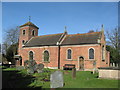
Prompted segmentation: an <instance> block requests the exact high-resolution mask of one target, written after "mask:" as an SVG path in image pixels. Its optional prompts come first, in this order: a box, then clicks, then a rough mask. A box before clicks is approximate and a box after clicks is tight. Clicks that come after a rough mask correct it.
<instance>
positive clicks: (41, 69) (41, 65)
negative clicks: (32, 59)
mask: <svg viewBox="0 0 120 90" xmlns="http://www.w3.org/2000/svg"><path fill="white" fill-rule="evenodd" d="M43 68H44V64H42V63H41V64H38V65H37V72H38V73H42V72H43Z"/></svg>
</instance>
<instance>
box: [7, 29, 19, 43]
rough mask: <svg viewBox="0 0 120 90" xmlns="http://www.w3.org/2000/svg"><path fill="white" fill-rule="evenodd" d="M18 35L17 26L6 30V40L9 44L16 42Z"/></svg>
mask: <svg viewBox="0 0 120 90" xmlns="http://www.w3.org/2000/svg"><path fill="white" fill-rule="evenodd" d="M18 37H19V28H18V27H15V28H12V29H10V30H8V31H6V41H7V42H8V43H9V44H11V45H12V44H15V43H17V42H18Z"/></svg>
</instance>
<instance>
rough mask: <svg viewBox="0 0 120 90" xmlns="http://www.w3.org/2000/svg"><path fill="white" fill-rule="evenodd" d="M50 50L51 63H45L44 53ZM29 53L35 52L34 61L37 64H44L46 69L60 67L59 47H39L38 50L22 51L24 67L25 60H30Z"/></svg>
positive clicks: (28, 49)
mask: <svg viewBox="0 0 120 90" xmlns="http://www.w3.org/2000/svg"><path fill="white" fill-rule="evenodd" d="M45 50H48V52H49V54H50V58H49V59H50V63H45V62H44V61H43V52H44V51H45ZM29 51H33V52H34V60H36V62H37V64H39V63H43V64H44V65H45V66H46V67H47V66H48V67H58V47H47V46H46V47H37V48H24V49H22V51H21V53H20V55H21V56H22V60H23V62H22V65H24V61H25V60H29Z"/></svg>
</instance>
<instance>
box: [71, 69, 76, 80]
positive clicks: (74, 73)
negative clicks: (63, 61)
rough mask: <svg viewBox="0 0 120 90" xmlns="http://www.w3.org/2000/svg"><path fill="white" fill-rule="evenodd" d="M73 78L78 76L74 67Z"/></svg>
mask: <svg viewBox="0 0 120 90" xmlns="http://www.w3.org/2000/svg"><path fill="white" fill-rule="evenodd" d="M72 78H76V68H73V69H72Z"/></svg>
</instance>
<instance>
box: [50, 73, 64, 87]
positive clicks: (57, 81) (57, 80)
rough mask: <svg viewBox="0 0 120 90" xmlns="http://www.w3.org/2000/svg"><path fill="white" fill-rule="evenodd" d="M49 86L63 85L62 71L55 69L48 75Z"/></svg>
mask: <svg viewBox="0 0 120 90" xmlns="http://www.w3.org/2000/svg"><path fill="white" fill-rule="evenodd" d="M50 83H51V84H50V88H59V87H63V72H61V71H55V72H54V73H52V74H51V75H50Z"/></svg>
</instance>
